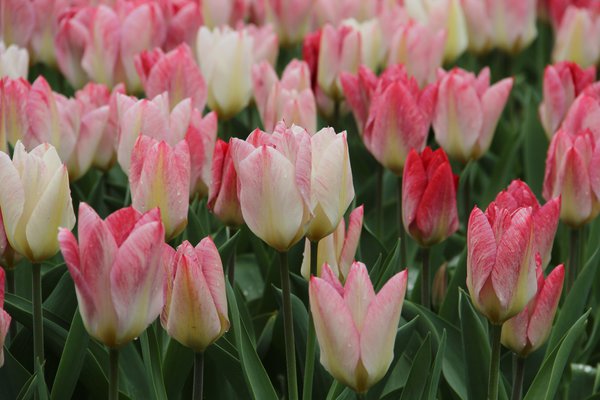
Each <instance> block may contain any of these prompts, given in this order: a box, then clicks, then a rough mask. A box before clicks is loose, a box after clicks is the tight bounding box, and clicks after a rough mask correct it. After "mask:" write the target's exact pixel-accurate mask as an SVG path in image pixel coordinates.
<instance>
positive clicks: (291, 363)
mask: <svg viewBox="0 0 600 400" xmlns="http://www.w3.org/2000/svg"><path fill="white" fill-rule="evenodd" d="M279 257H280V258H279V259H280V261H281V270H280V273H281V290H282V292H283V330H284V334H285V361H286V364H287V380H288V399H289V400H298V381H297V377H296V350H295V346H294V320H293V316H292V299H291V290H290V271H289V267H288V259H287V252H285V251H282V252H280V253H279Z"/></svg>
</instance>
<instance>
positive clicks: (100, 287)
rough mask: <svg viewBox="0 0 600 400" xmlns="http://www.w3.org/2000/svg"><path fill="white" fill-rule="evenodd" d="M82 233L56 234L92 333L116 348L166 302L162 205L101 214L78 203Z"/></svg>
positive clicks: (129, 337) (142, 328)
mask: <svg viewBox="0 0 600 400" xmlns="http://www.w3.org/2000/svg"><path fill="white" fill-rule="evenodd" d="M77 229H78V238H79V243H78V242H77V239H75V236H73V234H72V233H71V232H70V231H69V230H67V229H61V230H60V231H59V234H58V240H59V242H60V249H61V251H62V254H63V257H64V259H65V262H66V263H67V267H68V269H69V273H70V274H71V277H72V278H73V281H74V282H75V292H76V294H77V302H78V303H79V312H80V313H81V318H82V319H83V324H84V326H85V328H86V330H87V331H88V333H89V334H90V336H92V337H94V338H96V339H98V340H99V341H100V342H102V343H104V344H105V345H107V346H109V347H112V348H118V347H121V346H123V345H125V344H127V343H128V342H130V341H131V340H133V339H134V338H136V337H138V336H139V335H140V334H141V333H142V332H143V331H144V330H146V328H147V327H148V325H149V324H151V323H152V321H154V320H155V319H156V317H158V315H159V314H160V311H161V309H162V307H163V305H164V303H165V298H164V287H165V271H164V269H163V266H162V265H161V263H162V252H163V246H165V244H164V235H165V234H164V229H163V225H162V223H161V221H160V211H159V210H158V209H156V208H155V209H153V210H151V211H149V212H147V213H145V214H141V213H139V212H138V211H136V210H135V209H134V208H133V207H127V208H123V209H121V210H118V211H116V212H114V213H112V214H111V215H109V216H108V217H107V218H106V220H102V219H101V218H100V217H99V216H98V215H97V214H96V212H95V211H94V210H93V209H92V208H91V207H90V206H88V205H87V204H85V203H80V205H79V218H78V225H77Z"/></svg>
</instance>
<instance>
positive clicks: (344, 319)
mask: <svg viewBox="0 0 600 400" xmlns="http://www.w3.org/2000/svg"><path fill="white" fill-rule="evenodd" d="M407 277H408V271H407V270H404V271H402V272H400V273H398V274H396V275H394V276H393V277H392V278H391V279H390V280H389V281H388V282H387V283H386V284H385V285H384V286H383V288H382V289H381V290H380V291H379V293H378V294H375V291H374V290H373V286H372V284H371V280H370V279H369V274H368V272H367V268H366V267H365V265H364V264H362V263H359V262H355V263H353V264H352V266H351V267H350V273H349V274H348V278H347V280H346V284H345V285H344V286H342V284H341V283H340V281H339V280H338V278H337V277H336V276H335V275H334V274H333V272H332V271H331V269H330V268H329V266H328V265H327V264H325V265H324V266H323V275H322V278H318V277H316V276H313V277H311V278H310V284H309V298H310V310H311V313H312V316H313V318H314V322H315V330H316V333H317V339H318V342H319V347H320V349H321V364H322V365H323V366H324V367H325V369H326V370H327V371H328V372H329V373H330V374H331V375H333V377H334V378H335V379H337V380H338V381H340V382H341V383H343V384H344V385H347V386H349V387H351V388H352V389H354V390H355V391H356V392H359V393H364V392H366V391H367V390H368V389H369V388H370V387H371V386H373V385H374V384H375V383H377V382H378V381H379V380H380V379H381V378H383V376H384V375H385V374H386V372H387V370H388V368H389V366H390V364H391V362H392V360H393V358H394V340H395V338H396V331H397V329H398V322H399V321H400V311H401V309H402V303H403V300H404V294H405V292H406V282H407Z"/></svg>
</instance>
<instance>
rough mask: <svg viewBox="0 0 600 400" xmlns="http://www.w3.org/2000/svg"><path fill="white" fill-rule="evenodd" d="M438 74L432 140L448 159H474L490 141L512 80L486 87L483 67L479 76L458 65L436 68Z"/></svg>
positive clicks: (481, 153) (488, 80)
mask: <svg viewBox="0 0 600 400" xmlns="http://www.w3.org/2000/svg"><path fill="white" fill-rule="evenodd" d="M439 75H440V77H439V81H438V89H437V99H436V104H435V111H434V116H433V130H434V132H435V139H436V141H437V142H438V143H439V144H440V146H441V147H442V148H443V149H444V150H445V151H446V153H448V154H449V155H450V157H451V158H455V159H457V160H459V161H462V162H467V161H468V160H472V159H474V160H476V159H478V158H480V157H481V156H482V155H483V154H484V153H485V152H486V151H487V150H488V148H489V147H490V145H491V144H492V139H493V137H494V131H495V130H496V125H497V124H498V120H499V119H500V115H501V114H502V110H503V109H504V106H505V105H506V101H507V99H508V95H509V94H510V90H511V89H512V85H513V79H512V78H506V79H503V80H501V81H500V82H498V83H496V84H494V85H492V86H490V70H489V68H487V67H486V68H484V69H483V70H481V72H480V73H479V76H475V75H474V74H472V73H470V72H467V71H465V70H462V69H460V68H455V69H453V70H451V71H450V72H445V71H442V70H440V71H439Z"/></svg>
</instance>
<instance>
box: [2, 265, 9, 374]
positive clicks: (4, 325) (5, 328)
mask: <svg viewBox="0 0 600 400" xmlns="http://www.w3.org/2000/svg"><path fill="white" fill-rule="evenodd" d="M4 279H5V278H4V270H3V269H2V268H0V367H2V366H3V365H4V339H6V334H7V333H8V328H9V326H10V320H11V318H10V315H8V313H7V312H6V311H5V310H4V308H3V307H4Z"/></svg>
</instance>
